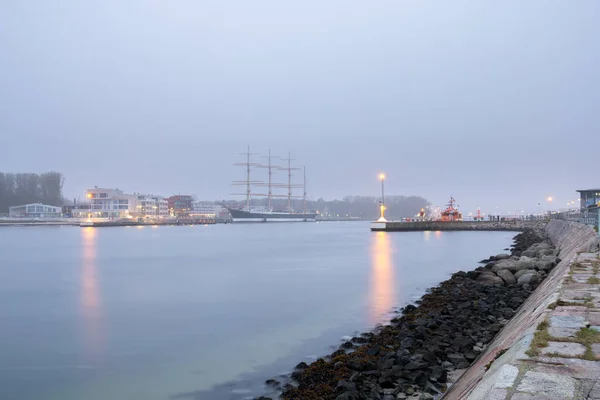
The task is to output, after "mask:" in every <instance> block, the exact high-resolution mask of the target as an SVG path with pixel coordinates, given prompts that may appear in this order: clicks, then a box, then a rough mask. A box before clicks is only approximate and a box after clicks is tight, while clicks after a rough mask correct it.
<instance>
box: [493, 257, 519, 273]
mask: <svg viewBox="0 0 600 400" xmlns="http://www.w3.org/2000/svg"><path fill="white" fill-rule="evenodd" d="M504 269H505V270H508V271H511V272H515V271H516V270H517V263H516V262H515V261H514V260H502V261H498V262H497V263H496V264H495V265H494V266H493V267H492V272H498V271H502V270H504Z"/></svg>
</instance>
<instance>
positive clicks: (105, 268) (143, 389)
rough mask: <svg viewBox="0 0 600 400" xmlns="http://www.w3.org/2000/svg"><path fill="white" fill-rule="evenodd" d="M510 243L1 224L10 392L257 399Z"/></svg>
mask: <svg viewBox="0 0 600 400" xmlns="http://www.w3.org/2000/svg"><path fill="white" fill-rule="evenodd" d="M513 235H514V234H512V233H506V232H444V233H441V232H414V233H392V234H386V233H376V234H375V233H371V232H369V230H368V224H365V223H319V224H316V223H315V224H311V223H306V224H281V225H279V224H258V225H217V226H194V227H153V228H152V227H144V228H133V227H129V228H101V229H94V228H79V227H25V228H14V227H12V228H11V227H3V228H0V398H2V399H26V400H30V399H31V400H33V399H35V400H37V399H45V400H82V399H85V400H106V399H112V400H121V399H122V400H138V399H143V400H164V399H169V398H181V399H220V400H221V399H243V398H248V397H250V398H251V397H252V394H254V393H258V392H260V391H261V390H262V386H261V384H260V382H262V381H264V379H266V378H269V377H272V376H274V375H277V374H281V373H284V372H286V371H290V370H291V368H292V367H293V366H294V365H295V364H296V363H298V362H299V361H302V360H305V361H310V360H311V359H312V358H314V357H316V356H319V355H323V354H325V353H326V352H329V351H330V350H331V346H332V345H337V344H339V342H340V340H341V338H342V336H344V335H349V334H350V335H351V334H353V333H355V332H358V331H364V330H369V329H371V328H372V327H373V326H374V325H375V324H377V323H384V322H386V321H387V320H389V318H390V316H391V313H390V311H391V309H392V308H393V307H396V306H402V305H404V304H406V303H407V302H410V301H412V300H414V299H416V298H418V297H419V296H420V295H422V294H423V292H424V290H425V289H426V288H427V287H430V286H433V285H435V284H437V283H439V282H440V281H441V280H443V279H446V278H447V277H448V275H449V274H450V273H452V272H455V271H457V270H459V269H465V270H466V269H470V268H473V267H475V266H476V263H477V261H479V260H480V259H482V258H485V257H487V256H488V255H490V254H495V253H498V252H500V251H501V250H502V249H503V248H505V247H508V245H509V244H510V243H511V238H512V236H513ZM257 391H258V392H257Z"/></svg>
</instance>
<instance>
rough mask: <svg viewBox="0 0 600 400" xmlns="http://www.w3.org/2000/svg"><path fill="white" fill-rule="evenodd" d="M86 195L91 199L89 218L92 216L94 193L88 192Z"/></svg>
mask: <svg viewBox="0 0 600 400" xmlns="http://www.w3.org/2000/svg"><path fill="white" fill-rule="evenodd" d="M86 197H87V198H88V200H89V201H90V211H89V213H88V218H91V217H92V194H91V193H89V192H88V194H87V195H86Z"/></svg>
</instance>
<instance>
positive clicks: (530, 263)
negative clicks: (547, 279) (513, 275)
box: [516, 256, 535, 271]
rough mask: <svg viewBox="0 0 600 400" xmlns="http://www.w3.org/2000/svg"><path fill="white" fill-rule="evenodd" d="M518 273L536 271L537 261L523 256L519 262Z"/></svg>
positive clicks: (517, 265)
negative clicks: (523, 270) (529, 270)
mask: <svg viewBox="0 0 600 400" xmlns="http://www.w3.org/2000/svg"><path fill="white" fill-rule="evenodd" d="M516 268H517V271H520V270H522V269H534V268H535V260H533V259H532V258H530V257H527V256H521V258H519V261H517V264H516Z"/></svg>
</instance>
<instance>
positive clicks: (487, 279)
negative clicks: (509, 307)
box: [477, 274, 504, 286]
mask: <svg viewBox="0 0 600 400" xmlns="http://www.w3.org/2000/svg"><path fill="white" fill-rule="evenodd" d="M477 282H479V283H481V284H482V285H500V286H503V285H504V281H503V280H502V278H500V277H499V276H496V275H494V274H481V275H479V276H478V277H477Z"/></svg>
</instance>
